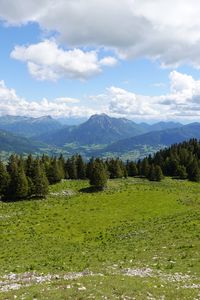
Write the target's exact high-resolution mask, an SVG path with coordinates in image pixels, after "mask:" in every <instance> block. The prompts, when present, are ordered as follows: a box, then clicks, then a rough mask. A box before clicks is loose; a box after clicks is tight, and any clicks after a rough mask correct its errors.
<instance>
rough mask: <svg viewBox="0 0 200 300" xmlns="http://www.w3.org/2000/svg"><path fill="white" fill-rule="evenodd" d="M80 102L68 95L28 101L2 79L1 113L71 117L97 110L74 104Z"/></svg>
mask: <svg viewBox="0 0 200 300" xmlns="http://www.w3.org/2000/svg"><path fill="white" fill-rule="evenodd" d="M79 102H80V100H79V99H74V98H68V97H60V98H56V99H53V100H48V99H46V98H44V99H42V100H41V101H28V100H26V99H23V98H21V97H19V96H18V95H17V94H16V92H15V90H13V89H9V88H8V87H7V86H6V85H5V82H4V81H0V112H1V115H7V114H8V115H24V116H32V117H40V116H47V115H51V116H53V117H59V116H65V117H70V116H90V115H91V114H94V113H96V112H97V111H96V110H93V109H90V108H88V107H84V106H82V105H80V104H79V105H73V104H76V103H79Z"/></svg>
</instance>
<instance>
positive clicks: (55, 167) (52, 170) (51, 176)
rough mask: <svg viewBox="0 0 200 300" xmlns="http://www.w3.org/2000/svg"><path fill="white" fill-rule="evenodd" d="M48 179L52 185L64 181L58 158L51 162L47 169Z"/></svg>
mask: <svg viewBox="0 0 200 300" xmlns="http://www.w3.org/2000/svg"><path fill="white" fill-rule="evenodd" d="M47 178H48V181H49V183H50V184H54V183H56V182H59V181H60V180H61V179H62V174H61V170H60V168H59V164H58V161H57V159H56V157H54V158H53V159H52V160H51V162H50V164H49V166H48V168H47Z"/></svg>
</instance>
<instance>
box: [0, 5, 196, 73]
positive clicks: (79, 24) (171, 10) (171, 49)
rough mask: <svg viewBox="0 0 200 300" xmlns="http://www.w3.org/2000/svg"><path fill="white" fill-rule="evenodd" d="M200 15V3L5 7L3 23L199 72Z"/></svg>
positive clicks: (72, 43)
mask: <svg viewBox="0 0 200 300" xmlns="http://www.w3.org/2000/svg"><path fill="white" fill-rule="evenodd" d="M199 15H200V2H199V1H198V0H190V1H188V0H176V1H174V0H168V1H166V0H117V1H116V0H66V1H64V0H57V1H54V0H43V1H39V0H26V1H24V0H15V1H13V0H1V1H0V17H1V18H2V19H4V20H6V21H7V23H9V24H17V25H19V24H24V23H27V22H28V21H33V22H38V23H39V24H40V26H41V28H43V29H44V30H53V31H56V32H58V35H59V37H58V38H59V41H62V42H63V43H65V45H67V46H68V47H82V46H83V47H84V46H91V47H97V48H101V47H105V48H109V49H113V50H114V51H115V52H116V53H118V55H119V56H120V57H123V58H137V57H147V58H150V59H153V60H159V61H160V62H161V65H162V66H163V67H166V66H167V67H176V66H178V65H180V64H184V63H188V64H191V65H193V66H195V67H197V68H199V67H200V56H199V52H200V20H199ZM40 71H41V70H40ZM42 76H43V75H42Z"/></svg>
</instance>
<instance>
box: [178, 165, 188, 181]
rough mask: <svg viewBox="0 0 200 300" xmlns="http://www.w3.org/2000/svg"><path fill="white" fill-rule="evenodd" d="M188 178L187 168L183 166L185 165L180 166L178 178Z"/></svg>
mask: <svg viewBox="0 0 200 300" xmlns="http://www.w3.org/2000/svg"><path fill="white" fill-rule="evenodd" d="M187 176H188V174H187V170H186V167H185V166H183V165H180V166H178V169H177V177H178V178H179V179H186V178H187Z"/></svg>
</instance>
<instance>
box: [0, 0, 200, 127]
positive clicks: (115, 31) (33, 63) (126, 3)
mask: <svg viewBox="0 0 200 300" xmlns="http://www.w3.org/2000/svg"><path fill="white" fill-rule="evenodd" d="M199 15H200V2H199V1H198V0H190V1H188V0H173V1H172V0H168V1H166V0H117V1H116V0H42V1H41V0H40V1H39V0H26V1H24V0H0V37H1V46H0V66H1V67H0V115H7V114H9V115H23V116H32V117H40V116H46V115H51V116H52V117H55V118H59V117H64V118H72V117H73V118H82V117H89V116H90V115H92V114H96V113H106V114H108V115H110V116H114V117H126V118H128V119H131V120H134V121H136V122H141V121H145V122H154V121H169V120H170V121H171V120H173V121H179V122H185V123H187V122H195V121H200V55H199V53H200V20H199Z"/></svg>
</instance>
